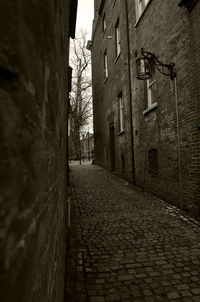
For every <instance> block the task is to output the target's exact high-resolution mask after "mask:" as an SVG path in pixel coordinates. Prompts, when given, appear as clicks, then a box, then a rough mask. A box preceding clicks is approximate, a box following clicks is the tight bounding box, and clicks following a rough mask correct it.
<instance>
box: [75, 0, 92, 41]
mask: <svg viewBox="0 0 200 302" xmlns="http://www.w3.org/2000/svg"><path fill="white" fill-rule="evenodd" d="M93 2H94V0H78V14H77V23H76V32H79V31H80V29H83V30H84V31H87V33H88V35H87V39H88V40H91V34H92V21H93V17H94V5H93Z"/></svg>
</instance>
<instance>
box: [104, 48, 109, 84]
mask: <svg viewBox="0 0 200 302" xmlns="http://www.w3.org/2000/svg"><path fill="white" fill-rule="evenodd" d="M107 77H108V56H107V50H106V51H105V52H104V79H105V80H106V79H107Z"/></svg>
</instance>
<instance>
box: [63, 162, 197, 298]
mask: <svg viewBox="0 0 200 302" xmlns="http://www.w3.org/2000/svg"><path fill="white" fill-rule="evenodd" d="M70 169H71V179H72V184H73V191H74V200H73V201H72V225H71V229H72V230H73V231H72V233H73V236H75V238H76V240H75V242H74V243H73V247H71V249H72V251H71V253H73V252H74V250H75V249H76V253H74V254H75V255H74V258H75V260H74V263H75V264H74V265H75V267H76V276H73V278H71V283H73V284H71V297H70V299H69V301H70V302H75V301H77V302H81V301H91V302H104V301H123V302H125V301H127V302H128V301H135V302H136V301H137V302H139V301H141V302H142V301H146V302H151V301H152V302H155V301H185V302H186V301H188V302H189V301H190V302H192V301H195V302H199V301H200V232H199V231H200V225H199V224H198V223H197V222H196V221H195V220H193V219H188V218H186V217H185V216H183V215H182V214H181V212H180V211H179V210H178V209H177V208H175V207H173V206H171V205H169V204H167V203H165V202H164V201H162V200H159V199H157V198H156V197H154V196H152V195H151V194H148V193H145V192H143V191H141V190H140V189H139V188H137V187H134V186H132V185H130V184H129V183H127V182H126V181H124V180H122V179H120V178H118V177H116V176H115V175H112V174H110V173H109V172H108V171H106V170H104V169H102V168H100V167H98V166H95V165H91V164H83V165H78V164H71V165H70ZM74 227H75V229H74ZM73 240H74V239H73ZM73 249H74V250H73ZM70 261H71V259H70ZM71 263H72V261H71ZM72 288H73V289H72ZM72 295H73V296H72Z"/></svg>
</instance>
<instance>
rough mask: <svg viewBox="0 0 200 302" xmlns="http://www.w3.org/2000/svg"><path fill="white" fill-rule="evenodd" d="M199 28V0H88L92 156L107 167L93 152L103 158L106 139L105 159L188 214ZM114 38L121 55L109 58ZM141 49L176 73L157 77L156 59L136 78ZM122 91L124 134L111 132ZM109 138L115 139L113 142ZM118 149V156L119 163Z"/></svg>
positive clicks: (193, 204) (196, 158)
mask: <svg viewBox="0 0 200 302" xmlns="http://www.w3.org/2000/svg"><path fill="white" fill-rule="evenodd" d="M119 26H120V28H119V33H118V32H117V31H118V27H119ZM199 30H200V3H199V1H194V0H193V1H190V0H184V1H173V0H170V1H167V2H166V1H155V0H135V1H131V0H126V1H123V3H122V1H118V0H115V1H95V18H94V24H93V37H92V63H93V92H94V133H95V137H94V139H95V160H96V162H97V163H98V164H100V165H103V166H104V167H106V168H109V165H106V164H105V163H106V161H105V160H104V161H103V158H102V156H101V155H100V154H104V156H105V153H106V152H105V150H104V149H105V147H103V146H104V143H105V142H106V139H107V141H108V149H109V150H108V151H107V153H108V154H114V153H115V156H114V157H112V160H115V171H116V172H117V173H118V174H119V175H121V171H120V168H119V163H120V162H121V165H122V166H123V160H124V159H125V167H129V168H128V170H129V169H130V171H131V173H132V175H133V180H134V183H135V184H136V185H138V186H140V187H142V188H143V189H144V190H146V191H149V192H151V193H153V194H155V195H157V196H159V197H160V198H162V199H164V200H167V201H168V202H170V203H172V204H174V205H176V206H179V207H180V208H182V209H183V210H186V211H189V212H190V213H192V214H193V215H195V216H199V211H200V128H199V123H200V109H199V106H200V105H199V103H200V102H199V99H200V85H199V82H200V59H199V58H200V56H199V55H200V47H199V46H200V45H199V43H200V42H199V39H198V38H197V37H198V32H199ZM119 37H120V38H119ZM118 42H120V51H121V53H120V56H118V58H117V59H116V60H113V57H115V56H116V52H117V51H118V50H117V47H118ZM109 43H111V44H112V46H109ZM141 48H144V50H145V51H146V52H151V53H152V54H154V55H155V56H156V57H157V58H158V60H159V62H161V63H165V64H170V63H174V64H175V69H174V71H175V72H176V77H174V78H173V79H171V78H170V77H169V76H167V75H164V74H163V72H164V73H167V72H166V70H167V69H166V68H165V67H163V65H159V66H156V65H155V64H151V66H149V68H150V71H151V75H152V77H151V78H150V79H147V80H145V81H141V80H138V79H137V78H136V77H137V72H138V71H137V64H136V60H137V59H138V58H139V57H141ZM106 60H107V64H105V62H106ZM97 66H98V67H97ZM100 66H101V68H100ZM106 66H107V68H106ZM106 69H107V70H108V75H107V78H106V80H105V70H106ZM159 69H160V71H161V72H160V71H159ZM98 83H99V84H98ZM98 85H99V86H98ZM121 96H122V99H123V117H124V121H123V123H124V132H123V134H119V133H118V131H117V130H118V129H120V127H121V126H120V127H119V125H120V104H121V100H120V99H121ZM127 96H129V97H127ZM128 98H130V100H131V101H130V102H128ZM117 102H118V104H119V107H118V106H117ZM117 108H119V109H117ZM111 112H112V114H111ZM109 116H113V120H114V126H115V127H114V130H113V132H114V134H112V132H111V131H110V128H109V126H108V125H109V122H108V121H109V118H108V117H109ZM111 120H112V119H111ZM111 122H112V121H111ZM112 136H113V137H114V139H112ZM109 140H110V141H112V140H113V141H114V143H113V146H114V147H113V146H112V144H109ZM120 140H121V141H120ZM129 140H131V141H129ZM113 148H114V150H115V152H113V151H112V149H113ZM131 148H132V151H131ZM122 150H123V151H122ZM123 152H124V153H123ZM131 152H132V159H133V162H132V163H131V156H130V154H131ZM121 154H123V155H124V159H123V157H121V161H120V160H119V159H120V156H121ZM113 158H114V159H113ZM110 160H111V159H110ZM130 163H131V164H130ZM125 173H126V168H125ZM127 175H128V174H127ZM128 179H129V180H130V177H128Z"/></svg>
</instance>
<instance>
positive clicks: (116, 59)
mask: <svg viewBox="0 0 200 302" xmlns="http://www.w3.org/2000/svg"><path fill="white" fill-rule="evenodd" d="M120 55H121V52H120V53H119V54H118V56H117V57H116V58H115V60H114V64H115V63H116V62H117V61H118V59H119V57H120Z"/></svg>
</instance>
